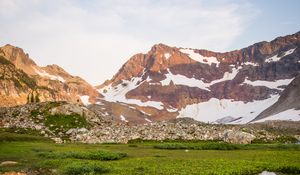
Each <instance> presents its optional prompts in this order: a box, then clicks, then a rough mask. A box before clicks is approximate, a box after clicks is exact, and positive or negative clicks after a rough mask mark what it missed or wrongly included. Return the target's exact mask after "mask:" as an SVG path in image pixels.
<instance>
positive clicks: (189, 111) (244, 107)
mask: <svg viewBox="0 0 300 175" xmlns="http://www.w3.org/2000/svg"><path fill="white" fill-rule="evenodd" d="M278 98H279V96H278V95H275V96H272V97H270V98H268V99H265V100H258V101H253V102H248V103H245V102H243V101H233V100H229V99H216V98H211V99H210V100H209V101H207V102H202V103H198V104H192V105H188V106H186V107H185V108H183V109H181V110H180V111H179V115H178V118H182V117H191V118H193V119H195V120H198V121H203V122H210V123H211V122H215V121H217V120H219V119H222V118H224V117H232V118H234V120H233V121H231V122H230V123H235V124H243V123H247V122H250V121H251V120H253V119H254V118H255V117H256V116H257V115H258V114H260V113H261V112H262V111H263V110H265V109H266V108H267V107H269V106H271V105H272V104H274V103H275V102H276V101H277V100H278Z"/></svg>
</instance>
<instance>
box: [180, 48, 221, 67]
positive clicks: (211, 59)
mask: <svg viewBox="0 0 300 175" xmlns="http://www.w3.org/2000/svg"><path fill="white" fill-rule="evenodd" d="M179 51H180V52H182V53H185V54H187V55H188V56H189V57H190V58H191V59H193V60H195V61H198V62H200V63H203V64H208V65H210V66H211V64H212V63H215V64H217V67H218V66H219V64H220V62H219V61H218V60H217V58H216V57H204V56H202V55H200V54H199V53H195V51H194V50H193V49H180V50H179Z"/></svg>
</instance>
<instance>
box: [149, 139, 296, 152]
mask: <svg viewBox="0 0 300 175" xmlns="http://www.w3.org/2000/svg"><path fill="white" fill-rule="evenodd" d="M153 148H155V149H166V150H181V149H186V150H262V149H264V150H298V151H300V146H299V145H296V144H282V143H276V144H247V145H242V144H230V143H225V142H222V141H218V142H215V141H199V142H191V143H189V142H186V143H184V142H183V143H179V142H178V143H176V142H175V143H174V142H166V143H159V144H158V143H156V144H154V146H153Z"/></svg>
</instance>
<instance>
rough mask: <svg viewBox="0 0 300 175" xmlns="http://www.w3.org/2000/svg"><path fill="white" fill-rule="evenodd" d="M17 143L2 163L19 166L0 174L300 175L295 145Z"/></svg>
mask: <svg viewBox="0 0 300 175" xmlns="http://www.w3.org/2000/svg"><path fill="white" fill-rule="evenodd" d="M18 139H19V138H18ZM18 139H16V140H15V141H7V139H6V141H1V142H0V161H1V162H5V161H15V162H18V163H17V164H15V165H1V166H0V172H2V173H4V172H10V171H15V172H26V173H27V174H70V175H73V174H74V175H76V174H124V175H125V174H126V175H128V174H155V175H159V174H169V175H174V174H180V175H181V174H187V175H190V174H203V175H204V174H205V175H207V174H215V175H219V174H220V175H221V174H222V175H223V174H224V175H225V174H226V175H227V174H228V175H229V174H230V175H231V174H234V175H247V174H251V175H252V174H259V173H260V172H262V171H265V170H267V171H272V172H281V173H282V174H283V173H284V174H300V161H299V160H300V145H296V144H269V145H267V144H256V145H254V144H253V145H233V144H225V143H218V142H203V141H202V142H201V141H199V142H192V143H191V142H171V143H160V142H143V143H141V142H137V143H131V144H75V143H67V144H55V143H52V142H50V141H47V140H45V139H41V140H39V139H37V138H36V137H34V139H32V140H30V137H29V136H28V137H27V138H26V139H23V140H22V141H18ZM223 148H224V149H223ZM220 149H221V150H220ZM222 149H223V150H222ZM279 174H280V173H279Z"/></svg>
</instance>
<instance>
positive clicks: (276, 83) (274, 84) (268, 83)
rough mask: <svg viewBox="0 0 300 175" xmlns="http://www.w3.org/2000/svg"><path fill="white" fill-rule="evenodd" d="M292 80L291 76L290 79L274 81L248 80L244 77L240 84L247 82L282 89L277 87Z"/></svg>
mask: <svg viewBox="0 0 300 175" xmlns="http://www.w3.org/2000/svg"><path fill="white" fill-rule="evenodd" d="M292 81H293V78H292V79H282V80H276V81H264V80H256V81H251V80H248V77H246V78H245V80H244V82H243V83H242V84H249V85H252V86H266V87H268V88H270V89H278V90H282V89H281V88H278V87H279V86H284V85H288V84H290V83H291V82H292Z"/></svg>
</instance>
